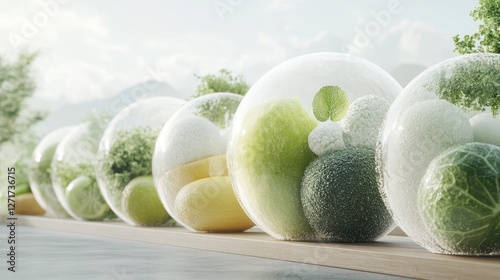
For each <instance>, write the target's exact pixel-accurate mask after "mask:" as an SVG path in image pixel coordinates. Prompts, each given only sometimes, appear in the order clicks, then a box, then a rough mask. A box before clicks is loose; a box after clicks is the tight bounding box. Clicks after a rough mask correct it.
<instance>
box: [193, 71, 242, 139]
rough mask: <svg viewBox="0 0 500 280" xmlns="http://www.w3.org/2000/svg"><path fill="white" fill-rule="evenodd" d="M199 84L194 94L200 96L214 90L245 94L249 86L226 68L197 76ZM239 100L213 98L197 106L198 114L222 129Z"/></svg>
mask: <svg viewBox="0 0 500 280" xmlns="http://www.w3.org/2000/svg"><path fill="white" fill-rule="evenodd" d="M195 77H196V78H197V79H198V81H199V84H198V87H197V88H196V95H194V97H195V98H196V97H200V96H203V95H206V94H210V93H215V92H230V93H235V94H239V95H245V94H246V93H247V92H248V90H249V89H250V86H249V85H248V84H247V83H246V82H245V81H244V80H243V77H242V76H235V75H233V74H232V73H231V71H229V70H227V69H221V70H219V73H217V74H207V75H205V76H197V75H195ZM238 105H239V102H237V101H235V100H234V99H213V100H210V101H207V102H205V103H203V104H202V105H201V106H200V108H198V115H200V116H202V117H204V118H206V119H208V120H210V121H212V122H213V123H214V124H215V125H217V126H218V127H219V128H221V129H224V128H226V127H227V126H229V125H230V123H231V120H232V118H233V115H234V112H235V111H236V108H238Z"/></svg>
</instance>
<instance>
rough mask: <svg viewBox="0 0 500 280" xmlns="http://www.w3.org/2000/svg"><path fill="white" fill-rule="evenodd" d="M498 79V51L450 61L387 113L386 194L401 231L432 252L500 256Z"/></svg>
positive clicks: (425, 74)
mask: <svg viewBox="0 0 500 280" xmlns="http://www.w3.org/2000/svg"><path fill="white" fill-rule="evenodd" d="M499 81H500V55H498V54H473V55H465V56H460V57H457V58H453V59H449V60H446V61H444V62H441V63H439V64H437V65H435V66H433V67H431V68H429V69H427V70H426V71H424V72H423V73H421V74H420V75H419V76H418V77H416V78H415V79H414V80H413V81H412V82H411V83H410V84H409V85H408V86H407V87H406V88H405V89H404V91H403V92H402V94H401V95H399V97H398V98H397V99H396V100H395V101H394V103H393V105H392V106H391V108H390V110H389V112H388V115H387V120H386V124H385V127H384V131H383V135H382V143H381V144H382V145H381V146H380V160H381V161H380V162H381V164H382V165H381V168H382V175H383V176H382V177H383V184H382V188H381V192H382V195H383V197H384V199H385V202H386V204H387V205H388V206H389V208H390V209H391V210H392V214H393V218H394V220H395V221H396V223H397V224H398V225H399V227H400V228H401V229H402V230H403V231H404V232H405V233H406V234H407V235H408V236H410V237H411V238H412V239H413V240H415V241H416V242H417V243H418V244H420V245H422V246H424V247H425V248H427V249H428V250H430V251H432V252H435V253H444V254H466V255H482V254H500V206H499V205H500V189H499V185H500V158H499V155H500V152H499V151H500V148H499V147H498V146H499V145H500V119H498V116H497V117H496V118H495V117H494V116H493V115H492V112H493V113H495V112H496V113H497V114H498V112H499V111H498V109H499V107H500V83H499ZM481 111H485V112H481ZM479 142H482V143H479ZM487 145H490V146H487ZM495 150H496V151H495Z"/></svg>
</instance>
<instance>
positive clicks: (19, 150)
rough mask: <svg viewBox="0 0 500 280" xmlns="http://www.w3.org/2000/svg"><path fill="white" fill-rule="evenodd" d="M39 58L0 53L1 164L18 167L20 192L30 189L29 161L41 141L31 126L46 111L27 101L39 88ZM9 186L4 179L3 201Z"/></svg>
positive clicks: (5, 168)
mask: <svg viewBox="0 0 500 280" xmlns="http://www.w3.org/2000/svg"><path fill="white" fill-rule="evenodd" d="M35 58H36V53H21V54H20V55H19V57H18V58H17V60H16V61H14V62H12V63H9V62H7V61H6V60H5V59H4V58H2V57H0V154H1V157H0V167H1V168H2V170H7V167H12V166H13V167H15V168H16V175H15V177H16V194H22V193H25V192H30V186H29V182H28V176H27V171H28V162H29V159H30V156H31V153H32V151H33V149H34V148H35V146H36V144H37V142H38V139H37V137H36V136H35V134H34V133H33V132H32V131H30V128H31V127H32V126H33V124H35V123H36V122H38V121H40V120H42V119H43V118H44V117H45V115H46V113H45V112H41V111H34V110H30V109H29V108H28V105H27V104H26V99H27V98H29V97H30V96H32V95H33V92H34V90H35V82H34V79H33V76H32V69H31V68H32V63H33V61H34V59H35ZM6 187H7V186H6V185H5V182H4V181H3V180H2V181H1V183H0V198H1V199H2V201H4V200H6V199H4V197H3V196H5V190H6V189H7V188H6ZM0 206H1V205H0ZM2 209H7V208H6V207H2Z"/></svg>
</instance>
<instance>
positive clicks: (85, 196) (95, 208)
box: [66, 176, 114, 220]
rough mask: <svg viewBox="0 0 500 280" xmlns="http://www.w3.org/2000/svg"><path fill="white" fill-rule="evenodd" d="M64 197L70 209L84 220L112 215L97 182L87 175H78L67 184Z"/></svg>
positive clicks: (100, 218)
mask: <svg viewBox="0 0 500 280" xmlns="http://www.w3.org/2000/svg"><path fill="white" fill-rule="evenodd" d="M66 199H67V201H68V206H69V208H70V210H71V211H72V212H73V213H74V214H75V215H77V216H78V217H80V218H82V219H84V220H102V219H103V218H106V217H113V216H114V213H113V212H112V211H111V209H110V208H109V206H108V204H107V203H106V201H105V200H104V198H103V197H102V195H101V192H100V191H99V187H98V186H97V182H96V181H95V180H94V179H91V178H89V177H87V176H80V177H78V178H76V179H74V180H73V181H71V182H70V183H69V184H68V188H67V190H66Z"/></svg>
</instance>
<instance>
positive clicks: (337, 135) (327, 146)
mask: <svg viewBox="0 0 500 280" xmlns="http://www.w3.org/2000/svg"><path fill="white" fill-rule="evenodd" d="M343 134H344V132H343V130H342V127H341V126H340V125H339V124H338V123H335V122H330V121H326V122H323V123H320V124H319V125H318V126H317V127H316V128H314V129H313V130H312V131H311V133H309V138H308V144H309V148H310V149H311V151H313V153H315V154H317V155H318V156H321V155H324V154H326V153H328V152H330V151H333V150H340V149H344V148H345V144H344V140H343V139H342V135H343Z"/></svg>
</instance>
